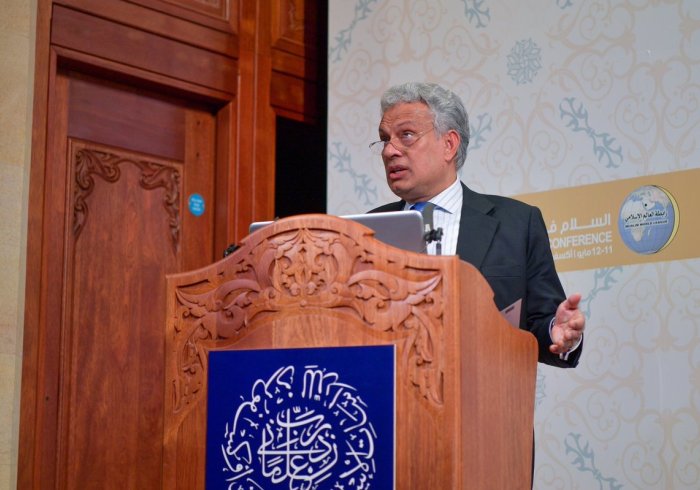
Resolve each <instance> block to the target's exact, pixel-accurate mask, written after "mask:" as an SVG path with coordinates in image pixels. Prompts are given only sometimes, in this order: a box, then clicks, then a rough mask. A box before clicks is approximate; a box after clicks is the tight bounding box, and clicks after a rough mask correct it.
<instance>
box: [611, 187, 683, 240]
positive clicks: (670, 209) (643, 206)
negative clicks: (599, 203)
mask: <svg viewBox="0 0 700 490" xmlns="http://www.w3.org/2000/svg"><path fill="white" fill-rule="evenodd" d="M678 216H679V215H678V205H677V204H676V200H675V199H674V198H673V196H672V195H671V194H670V193H669V192H668V191H666V190H665V189H663V188H661V187H659V186H655V185H645V186H643V187H640V188H639V189H637V190H635V191H634V192H632V193H631V194H630V195H628V196H627V197H626V198H625V200H624V202H623V203H622V206H621V208H620V216H619V218H618V229H619V231H620V235H621V236H622V241H623V242H624V243H625V245H626V246H627V248H629V249H630V250H632V251H633V252H636V253H638V254H654V253H657V252H659V251H661V250H663V249H664V248H665V247H667V246H668V245H669V244H670V243H671V241H672V240H673V238H674V237H675V236H676V232H677V231H678Z"/></svg>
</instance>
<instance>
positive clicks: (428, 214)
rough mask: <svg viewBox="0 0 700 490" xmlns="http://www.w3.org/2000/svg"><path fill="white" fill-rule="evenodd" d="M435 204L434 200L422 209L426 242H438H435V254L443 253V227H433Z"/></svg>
mask: <svg viewBox="0 0 700 490" xmlns="http://www.w3.org/2000/svg"><path fill="white" fill-rule="evenodd" d="M434 209H435V204H433V203H432V202H427V203H425V207H424V208H423V209H422V210H421V214H422V215H423V227H424V228H423V229H424V230H425V232H424V233H423V238H424V239H425V242H426V243H432V242H437V243H436V244H435V255H442V228H433V210H434Z"/></svg>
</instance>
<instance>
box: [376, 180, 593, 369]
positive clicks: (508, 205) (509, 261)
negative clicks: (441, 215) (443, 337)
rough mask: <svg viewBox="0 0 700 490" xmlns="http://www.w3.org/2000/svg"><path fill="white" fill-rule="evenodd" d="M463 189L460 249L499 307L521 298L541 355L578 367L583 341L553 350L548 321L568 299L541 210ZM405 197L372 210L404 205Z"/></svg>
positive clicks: (523, 319)
mask: <svg viewBox="0 0 700 490" xmlns="http://www.w3.org/2000/svg"><path fill="white" fill-rule="evenodd" d="M462 190H463V192H464V197H463V202H462V217H461V220H460V223H459V237H458V239H457V255H459V257H460V258H461V259H462V260H464V261H466V262H469V263H471V264H472V265H474V266H475V267H476V268H477V269H478V270H479V271H480V272H481V274H482V275H483V276H484V277H485V278H486V280H487V281H488V283H489V285H490V286H491V289H493V292H494V302H495V303H496V306H497V307H498V309H499V310H502V309H503V308H505V307H507V306H509V305H511V304H513V303H514V302H515V301H517V300H518V299H520V298H522V299H523V303H522V309H521V316H520V328H522V329H525V330H529V331H530V332H532V334H533V335H534V336H535V337H536V338H537V343H538V345H539V361H540V362H544V363H547V364H551V365H553V366H559V367H575V366H576V365H577V364H578V359H579V357H580V355H581V350H582V348H583V345H581V346H579V348H578V349H577V350H576V351H574V352H572V353H571V354H570V355H569V358H568V359H567V360H566V361H563V360H561V359H560V358H559V356H558V355H555V354H552V353H551V352H549V346H550V345H551V343H552V342H551V339H550V337H549V324H550V321H551V320H552V317H554V314H555V312H556V310H557V307H558V306H559V304H560V303H561V302H562V301H564V299H565V295H564V289H563V288H562V286H561V282H560V281H559V277H558V276H557V271H556V269H555V267H554V259H553V258H552V251H551V249H550V247H549V239H548V236H547V229H546V226H545V224H544V220H543V219H542V213H541V212H540V210H539V209H538V208H536V207H534V206H530V205H528V204H525V203H523V202H520V201H516V200H515V199H510V198H507V197H503V196H490V195H485V194H479V193H477V192H474V191H472V190H471V189H469V188H468V187H467V186H465V185H464V184H462ZM403 207H404V202H403V201H398V202H394V203H391V204H387V205H384V206H381V207H378V208H376V209H373V210H372V211H370V213H373V212H380V211H400V210H402V209H403Z"/></svg>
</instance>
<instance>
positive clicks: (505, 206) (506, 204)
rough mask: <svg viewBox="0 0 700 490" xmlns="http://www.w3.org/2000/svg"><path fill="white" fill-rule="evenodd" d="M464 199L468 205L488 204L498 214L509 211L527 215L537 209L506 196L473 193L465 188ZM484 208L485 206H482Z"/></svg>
mask: <svg viewBox="0 0 700 490" xmlns="http://www.w3.org/2000/svg"><path fill="white" fill-rule="evenodd" d="M464 199H465V202H466V203H469V202H470V201H477V202H481V203H483V202H488V203H490V204H491V205H492V206H493V210H495V211H496V212H499V211H507V212H509V213H516V214H520V213H525V214H530V213H531V212H533V211H534V210H536V209H537V208H536V207H535V206H532V205H530V204H527V203H526V202H523V201H520V200H518V199H515V198H512V197H506V196H499V195H497V194H481V193H479V192H476V191H473V190H471V189H469V188H468V187H466V186H465V191H464ZM480 207H483V204H480Z"/></svg>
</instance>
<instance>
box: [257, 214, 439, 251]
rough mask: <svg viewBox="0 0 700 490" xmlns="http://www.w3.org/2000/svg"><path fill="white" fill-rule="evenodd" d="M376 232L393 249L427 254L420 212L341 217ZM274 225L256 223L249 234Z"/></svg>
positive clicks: (268, 222)
mask: <svg viewBox="0 0 700 490" xmlns="http://www.w3.org/2000/svg"><path fill="white" fill-rule="evenodd" d="M339 218H345V219H349V220H352V221H355V222H357V223H360V224H362V225H364V226H366V227H367V228H371V229H372V230H374V237H375V238H376V239H377V240H381V241H382V242H384V243H387V244H389V245H391V246H393V247H397V248H401V249H404V250H409V251H411V252H419V253H423V252H425V238H424V237H423V215H422V214H421V213H420V212H419V211H390V212H385V213H370V214H349V215H345V216H339ZM271 223H273V221H256V222H254V223H251V225H250V227H249V230H248V231H249V232H250V233H253V232H254V231H257V230H259V229H260V228H262V227H264V226H267V225H269V224H271Z"/></svg>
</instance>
